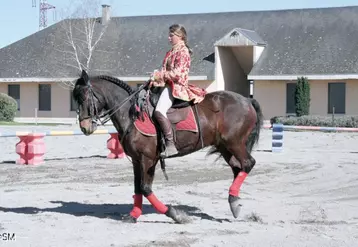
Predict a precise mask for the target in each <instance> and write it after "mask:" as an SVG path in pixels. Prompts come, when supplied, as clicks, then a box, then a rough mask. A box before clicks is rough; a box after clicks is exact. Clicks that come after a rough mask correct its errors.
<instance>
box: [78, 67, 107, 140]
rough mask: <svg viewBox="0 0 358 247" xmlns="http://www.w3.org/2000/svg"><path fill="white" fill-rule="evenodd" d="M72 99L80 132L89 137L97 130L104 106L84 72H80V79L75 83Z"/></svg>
mask: <svg viewBox="0 0 358 247" xmlns="http://www.w3.org/2000/svg"><path fill="white" fill-rule="evenodd" d="M73 98H74V100H75V101H76V103H77V105H78V109H77V113H78V120H79V125H80V128H81V131H82V132H83V133H84V134H85V135H90V134H92V133H93V132H94V131H96V129H97V120H98V119H99V114H100V113H101V112H102V110H103V108H104V104H103V102H102V103H101V102H100V100H99V98H98V95H96V94H95V91H94V87H93V86H92V84H91V82H90V79H89V76H88V74H87V73H86V71H84V70H82V75H81V77H80V78H79V79H77V81H76V84H75V88H74V90H73Z"/></svg>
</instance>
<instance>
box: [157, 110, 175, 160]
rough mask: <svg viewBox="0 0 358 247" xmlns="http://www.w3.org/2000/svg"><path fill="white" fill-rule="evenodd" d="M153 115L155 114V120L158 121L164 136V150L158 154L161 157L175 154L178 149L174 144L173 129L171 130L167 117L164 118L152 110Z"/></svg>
mask: <svg viewBox="0 0 358 247" xmlns="http://www.w3.org/2000/svg"><path fill="white" fill-rule="evenodd" d="M154 116H155V118H156V120H157V121H158V123H159V125H160V128H161V129H162V131H163V134H164V138H165V152H163V153H161V154H160V155H161V156H162V157H168V156H172V155H174V154H177V153H178V150H177V148H176V147H175V144H174V137H173V131H172V126H171V123H170V121H169V119H168V118H166V117H165V116H163V115H162V114H161V113H160V112H158V111H154Z"/></svg>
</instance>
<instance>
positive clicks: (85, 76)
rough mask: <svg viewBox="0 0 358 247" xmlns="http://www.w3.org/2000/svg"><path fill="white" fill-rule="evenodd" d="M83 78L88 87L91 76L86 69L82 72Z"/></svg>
mask: <svg viewBox="0 0 358 247" xmlns="http://www.w3.org/2000/svg"><path fill="white" fill-rule="evenodd" d="M81 78H82V79H83V80H84V82H85V84H86V85H87V84H88V82H89V76H88V74H87V72H86V71H85V70H84V69H83V70H82V74H81Z"/></svg>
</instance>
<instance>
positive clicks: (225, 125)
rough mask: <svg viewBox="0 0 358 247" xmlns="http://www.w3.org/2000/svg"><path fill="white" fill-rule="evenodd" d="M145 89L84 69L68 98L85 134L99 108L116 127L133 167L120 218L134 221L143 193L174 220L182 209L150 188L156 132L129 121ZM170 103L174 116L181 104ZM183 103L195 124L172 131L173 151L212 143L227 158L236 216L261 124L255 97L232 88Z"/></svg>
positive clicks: (97, 117)
mask: <svg viewBox="0 0 358 247" xmlns="http://www.w3.org/2000/svg"><path fill="white" fill-rule="evenodd" d="M148 91H150V89H145V88H143V89H142V90H141V92H135V90H134V89H132V88H131V87H130V86H129V85H128V84H126V83H125V82H123V81H121V80H119V79H117V78H115V77H110V76H105V75H102V76H93V77H89V76H88V74H87V72H86V71H82V75H81V77H80V78H79V79H78V80H77V81H76V84H75V88H74V91H73V96H74V99H75V101H76V102H77V104H78V115H79V125H80V128H81V131H82V132H83V133H84V134H85V135H90V134H92V133H93V132H94V131H95V130H96V128H97V125H98V121H101V120H100V118H101V117H103V114H104V113H103V112H105V113H106V116H107V117H108V119H110V120H111V121H112V123H113V125H114V127H115V128H116V129H117V131H118V134H119V138H120V141H121V145H122V146H123V148H124V151H125V153H126V155H127V156H129V157H131V160H132V163H133V172H134V196H133V198H134V205H133V209H132V211H131V212H130V213H129V215H128V216H127V217H126V218H125V220H126V221H128V222H137V219H138V218H139V216H140V215H141V214H142V203H143V196H144V197H145V198H146V199H147V200H148V201H149V202H150V203H151V205H152V206H153V207H154V208H155V209H156V210H157V212H159V213H162V214H165V215H166V216H168V217H170V218H172V219H173V220H174V221H176V222H178V223H183V222H184V221H185V219H184V217H183V215H182V214H181V213H180V212H179V211H178V210H176V209H175V208H174V207H172V206H170V205H168V206H167V205H165V204H163V203H162V202H161V201H160V200H159V199H158V198H157V197H156V196H155V194H154V192H153V190H152V183H153V180H154V173H155V169H156V165H157V163H158V161H163V160H162V159H161V158H160V152H161V150H162V149H161V148H160V138H158V136H160V135H159V132H158V134H157V135H154V136H148V135H145V134H143V132H141V131H139V130H138V128H136V127H135V124H134V123H135V121H138V119H139V118H141V116H143V115H141V114H143V112H144V110H143V107H139V106H138V102H139V99H140V97H142V96H140V95H143V92H144V93H147V92H148ZM155 97H158V95H157V94H153V96H151V98H150V99H151V100H152V102H153V100H154V106H155ZM142 99H143V98H142ZM149 105H150V104H149ZM174 107H175V106H174V105H173V108H171V109H170V110H173V112H174V113H172V119H175V118H179V119H180V117H181V115H180V114H182V113H181V112H182V111H183V109H184V106H182V107H181V106H179V104H178V105H176V107H177V108H178V109H179V110H182V111H177V112H176V111H175V109H174ZM185 107H186V109H189V108H191V109H194V108H195V111H196V112H197V115H196V116H197V120H198V125H199V126H200V127H199V131H197V132H191V131H176V132H174V133H175V142H176V146H177V149H178V151H179V154H177V155H176V156H175V157H178V156H184V155H187V154H190V153H193V152H195V151H198V150H200V149H202V148H205V147H212V149H211V150H210V151H209V154H214V153H219V154H220V156H222V157H223V158H224V159H225V161H226V162H227V163H228V164H229V166H230V167H231V169H232V172H233V175H234V176H233V177H234V178H233V182H232V184H231V186H230V188H229V193H228V194H229V196H228V201H229V204H230V209H231V212H232V214H233V216H234V217H235V218H237V217H238V215H239V211H240V206H241V205H240V203H239V199H240V198H239V191H240V187H241V185H242V183H243V182H244V180H245V178H246V177H247V175H248V174H249V173H250V171H251V170H252V168H253V167H254V165H255V162H256V161H255V159H254V158H253V157H252V156H251V151H252V148H253V146H254V145H255V144H256V143H257V142H258V139H259V135H260V129H261V127H262V124H263V115H262V111H261V109H260V105H259V103H258V102H257V101H256V100H255V99H250V98H246V97H243V96H242V95H240V94H237V93H234V92H230V91H217V92H211V93H208V94H207V95H206V96H205V99H204V100H203V101H202V102H200V103H198V104H196V105H187V106H185ZM148 109H149V108H147V112H148V116H150V113H151V112H150V111H148ZM178 109H177V110H178ZM170 110H169V111H170ZM184 110H185V109H184ZM169 111H168V112H169ZM173 114H174V115H173ZM175 114H176V115H175ZM181 119H183V118H181ZM169 158H174V157H169Z"/></svg>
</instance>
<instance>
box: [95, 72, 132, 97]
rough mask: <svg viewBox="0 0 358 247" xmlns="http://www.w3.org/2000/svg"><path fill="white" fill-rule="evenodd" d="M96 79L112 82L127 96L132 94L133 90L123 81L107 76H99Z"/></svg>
mask: <svg viewBox="0 0 358 247" xmlns="http://www.w3.org/2000/svg"><path fill="white" fill-rule="evenodd" d="M97 78H99V79H103V80H106V81H110V82H113V83H114V84H116V85H118V86H119V87H121V88H123V89H124V90H125V91H126V92H127V93H128V94H132V93H134V91H133V89H132V88H131V87H130V86H129V85H128V84H127V83H125V82H124V81H122V80H120V79H118V78H115V77H112V76H108V75H99V76H98V77H97Z"/></svg>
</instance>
